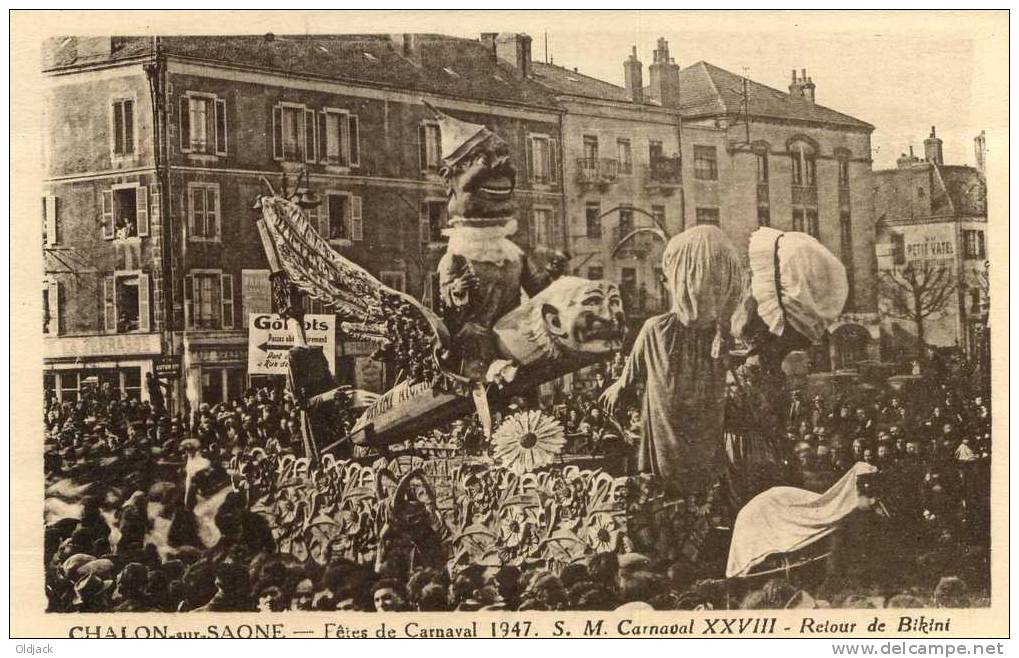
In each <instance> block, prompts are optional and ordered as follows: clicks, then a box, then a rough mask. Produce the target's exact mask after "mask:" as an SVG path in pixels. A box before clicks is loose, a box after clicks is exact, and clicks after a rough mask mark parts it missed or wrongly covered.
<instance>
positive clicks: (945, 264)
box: [873, 126, 988, 360]
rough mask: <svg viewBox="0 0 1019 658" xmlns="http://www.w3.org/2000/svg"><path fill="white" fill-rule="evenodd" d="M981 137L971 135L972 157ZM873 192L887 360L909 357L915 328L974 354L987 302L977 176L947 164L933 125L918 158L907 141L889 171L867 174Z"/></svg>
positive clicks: (982, 197) (982, 186)
mask: <svg viewBox="0 0 1019 658" xmlns="http://www.w3.org/2000/svg"><path fill="white" fill-rule="evenodd" d="M981 141H982V137H977V138H976V144H975V147H976V153H977V155H978V163H979V162H980V159H979V156H980V155H981V147H982V144H981ZM873 190H874V214H875V217H876V218H877V229H878V244H877V258H878V270H879V272H880V278H881V280H880V282H879V283H880V286H879V291H880V292H881V293H882V294H881V299H880V300H879V307H880V308H881V310H882V325H883V336H882V338H883V343H884V344H883V352H884V354H885V356H886V358H887V359H889V360H902V359H908V358H914V357H916V356H917V349H918V347H919V340H918V334H919V332H920V331H923V341H924V342H925V343H926V344H928V345H931V346H935V347H959V348H961V349H963V350H965V351H966V352H967V353H969V354H970V355H971V356H977V355H980V354H981V353H982V350H983V349H984V347H985V345H984V343H983V341H984V340H986V333H985V329H986V326H987V324H986V323H987V304H988V297H987V292H988V279H987V276H988V271H987V262H988V261H987V248H986V242H985V234H986V231H987V187H986V182H985V179H984V176H983V174H982V173H981V172H980V171H979V169H976V168H973V167H968V166H958V165H946V164H945V163H944V161H943V157H942V141H941V139H940V138H939V137H937V135H936V133H935V129H934V127H933V126H932V127H931V132H930V136H929V137H928V138H927V139H926V140H924V157H923V158H919V157H917V156H915V155H913V150H912V147H911V148H910V153H909V155H906V154H903V155H902V156H900V157H899V158H898V161H897V166H896V168H895V169H886V170H880V171H875V172H874V184H873ZM917 299H918V300H919V302H920V303H919V306H917V303H916V300H917ZM918 308H919V313H918V312H917V309H918ZM917 315H920V316H922V317H921V318H920V319H921V323H920V324H921V326H922V328H921V326H918V324H917V322H916V320H917V317H916V316H917Z"/></svg>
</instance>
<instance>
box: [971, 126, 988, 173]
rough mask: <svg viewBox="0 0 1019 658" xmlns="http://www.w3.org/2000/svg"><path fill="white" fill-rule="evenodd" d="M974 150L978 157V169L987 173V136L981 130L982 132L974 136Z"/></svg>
mask: <svg viewBox="0 0 1019 658" xmlns="http://www.w3.org/2000/svg"><path fill="white" fill-rule="evenodd" d="M973 152H974V154H975V155H976V159H977V171H979V172H980V173H981V174H986V173H987V172H986V171H985V169H986V167H987V136H986V135H985V134H984V131H983V130H981V131H980V134H979V135H977V136H976V137H974V138H973Z"/></svg>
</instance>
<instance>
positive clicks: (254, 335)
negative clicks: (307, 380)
mask: <svg viewBox="0 0 1019 658" xmlns="http://www.w3.org/2000/svg"><path fill="white" fill-rule="evenodd" d="M304 335H305V340H306V341H307V343H308V345H309V346H310V347H321V348H322V351H323V352H324V353H325V356H326V361H328V362H329V372H331V373H333V375H334V376H335V375H336V316H335V315H305V316H304ZM293 346H294V335H293V332H291V331H290V328H289V327H288V326H287V323H286V322H285V321H284V320H283V319H282V318H281V317H280V316H279V315H277V314H275V313H251V314H249V315H248V374H249V375H285V374H287V352H288V351H289V350H290V348H291V347H293Z"/></svg>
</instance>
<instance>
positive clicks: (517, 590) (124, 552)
mask: <svg viewBox="0 0 1019 658" xmlns="http://www.w3.org/2000/svg"><path fill="white" fill-rule="evenodd" d="M619 367H620V361H619V360H617V361H615V362H614V363H613V364H610V365H609V366H607V367H606V368H605V370H604V372H599V373H597V374H595V375H594V377H593V378H590V379H588V380H587V381H586V382H585V386H584V387H583V388H580V387H577V388H576V389H575V390H574V391H573V392H571V393H570V394H569V395H563V394H561V395H557V396H555V399H553V400H551V402H550V404H549V405H547V406H546V408H545V411H547V412H548V413H549V414H550V415H554V416H556V417H558V418H559V420H560V421H561V424H562V425H563V428H564V430H565V434H566V437H567V447H566V451H565V452H566V453H568V454H571V455H580V456H585V457H588V458H592V459H596V460H597V464H598V465H602V466H604V467H605V468H606V469H607V470H611V471H612V472H613V473H612V474H613V475H626V474H627V473H629V472H632V470H633V466H632V455H633V446H634V444H635V443H636V442H637V438H638V437H637V435H638V434H639V415H638V414H636V413H634V412H633V411H632V410H629V409H627V410H624V411H623V412H622V413H621V414H620V415H619V417H617V418H615V419H613V418H609V417H608V416H607V415H606V414H605V413H604V412H603V411H602V410H601V408H600V407H599V406H598V405H597V403H596V400H597V396H598V394H599V393H600V392H601V391H602V390H604V388H605V387H606V386H607V385H608V384H609V383H610V382H611V381H612V380H613V378H614V377H615V376H617V375H618V370H619ZM150 395H151V396H152V397H153V402H140V401H138V400H136V399H127V398H124V397H122V396H121V395H120V393H119V392H117V391H115V390H112V389H109V388H103V389H99V390H92V391H87V392H83V393H82V395H81V397H80V398H79V399H77V400H69V401H64V402H63V403H60V402H57V401H56V400H50V401H49V402H48V406H47V409H46V427H47V442H46V452H45V468H46V476H47V502H46V514H47V519H46V520H47V526H46V530H45V533H46V534H45V556H44V559H45V563H46V569H47V578H46V586H47V595H48V598H49V605H50V610H51V611H59V612H64V611H101V610H116V611H143V610H161V611H195V610H263V611H269V610H285V609H300V610H312V609H315V610H454V609H456V610H479V609H485V610H498V609H517V610H544V609H580V610H584V609H602V610H604V609H614V608H617V607H619V606H622V605H628V606H631V607H653V608H656V609H675V608H694V607H698V606H700V607H716V608H717V607H740V606H743V607H752V608H767V607H772V608H774V607H786V606H807V607H813V606H823V605H826V603H825V600H827V601H828V602H829V603H830V604H833V605H839V606H846V607H873V606H882V605H888V606H897V607H916V606H928V605H979V604H981V603H984V604H986V587H987V585H986V581H987V579H988V577H989V574H988V573H987V544H988V539H989V487H990V477H989V470H990V469H989V465H990V450H991V448H990V418H991V413H990V406H989V400H988V398H987V396H986V393H985V392H982V391H979V390H974V389H973V388H972V387H970V386H969V385H968V383H967V381H965V380H962V379H960V378H957V377H953V376H951V375H950V374H946V375H943V376H939V377H936V378H928V379H926V380H924V382H923V383H922V384H921V385H915V386H913V387H912V388H906V389H903V390H902V391H900V392H894V391H892V390H890V389H888V390H879V389H873V390H870V389H867V388H861V389H859V390H856V391H855V392H854V393H853V394H852V395H846V396H843V397H840V398H839V399H837V400H834V401H833V402H832V403H829V401H828V400H826V399H825V398H824V397H822V396H820V395H815V396H810V395H807V394H806V393H805V392H796V393H794V395H793V398H792V403H791V405H790V408H789V411H788V433H787V435H786V439H787V443H788V448H789V451H788V454H789V458H790V461H791V466H792V467H793V468H794V470H796V471H797V473H798V476H799V477H800V478H801V481H800V483H799V484H800V485H801V486H804V487H806V488H810V489H813V490H817V491H820V490H823V489H825V488H826V487H827V486H828V485H829V484H830V483H831V482H833V481H834V480H835V479H837V478H838V476H839V475H840V474H841V473H843V472H844V471H845V470H846V469H847V468H848V467H849V466H850V465H851V464H853V463H854V462H856V461H865V462H869V463H871V464H873V465H875V466H877V467H878V468H879V469H880V472H881V473H882V474H888V477H887V478H884V480H883V481H884V482H885V484H884V485H883V487H884V490H883V491H882V495H881V499H882V502H883V503H884V504H885V505H886V506H887V507H888V508H889V509H890V511H891V512H892V514H893V518H894V521H883V520H881V519H880V518H878V517H876V516H875V515H867V518H860V519H856V520H854V521H853V522H852V523H850V524H849V525H848V526H847V529H846V531H845V532H843V533H840V535H839V537H840V539H839V540H838V543H839V544H840V547H841V548H840V551H837V553H838V554H839V555H842V556H843V559H842V560H841V561H840V560H834V563H836V564H835V566H832V563H833V561H829V565H828V569H829V573H827V575H825V574H821V576H819V577H816V578H815V579H814V580H813V581H811V582H812V583H813V584H812V585H810V590H811V591H810V592H809V593H808V592H807V591H804V590H802V589H801V588H800V585H802V584H803V583H801V582H799V581H798V580H797V578H796V577H795V574H793V578H792V580H791V581H790V580H788V579H786V578H785V577H784V576H783V577H781V578H779V579H777V580H769V581H767V582H762V580H761V579H757V580H746V581H740V582H734V581H732V580H728V581H727V580H720V579H718V571H717V570H716V567H717V560H718V555H714V557H712V552H713V551H714V553H722V554H723V555H722V558H723V559H724V551H725V546H726V542H725V539H724V529H722V530H720V529H718V528H717V527H712V528H711V530H710V532H708V533H707V535H706V536H705V539H704V546H703V547H702V550H701V558H700V559H698V560H691V559H683V558H682V556H680V559H676V556H675V555H670V556H669V558H668V559H663V558H662V556H660V555H657V554H656V553H654V552H653V551H650V550H649V551H645V552H643V553H641V552H638V550H637V548H636V547H635V546H634V543H633V542H630V541H624V540H623V539H621V538H619V537H618V534H619V533H618V529H616V528H614V527H612V524H611V522H610V521H604V522H603V521H602V520H599V519H601V517H599V518H598V519H595V520H593V521H589V523H590V525H591V527H590V528H589V529H585V532H587V533H588V534H589V535H590V537H591V538H592V539H591V540H589V541H587V542H586V544H584V545H583V548H582V550H580V552H579V553H576V554H575V555H576V557H572V558H571V559H564V560H563V561H561V562H559V563H556V564H550V563H548V562H545V563H538V562H535V561H533V560H532V561H526V560H525V561H519V560H517V561H512V560H505V559H500V555H502V557H505V555H504V554H500V553H499V552H498V551H495V550H494V549H493V550H490V551H489V552H488V553H485V552H484V551H481V552H475V551H467V552H466V553H465V554H462V555H458V556H454V559H452V560H448V561H447V560H446V559H445V556H443V557H442V559H439V558H436V557H435V556H429V555H428V554H427V550H426V549H425V548H424V547H425V546H427V545H428V543H429V542H428V541H427V534H428V532H429V529H428V527H427V523H426V524H424V525H422V524H421V523H420V522H418V521H420V519H418V520H417V521H416V520H415V519H416V517H415V516H414V510H415V509H417V508H414V507H413V506H411V508H410V509H411V512H410V513H406V512H405V511H399V510H397V509H396V507H395V506H394V507H393V508H392V509H390V510H389V511H388V512H381V513H379V514H380V515H381V516H380V517H379V518H382V519H383V521H382V522H381V524H380V525H379V526H378V528H377V530H376V531H374V534H372V533H371V532H369V533H368V535H370V536H371V538H372V541H374V542H376V543H378V544H379V546H382V545H385V546H398V547H399V546H401V545H403V544H406V546H403V549H401V550H396V549H394V550H393V551H392V552H391V553H383V552H382V549H381V548H379V549H371V548H370V547H366V546H360V547H358V546H350V545H347V546H346V547H345V548H344V550H342V551H341V550H339V548H337V546H338V544H336V543H335V542H333V541H325V542H321V543H319V544H314V543H309V542H305V543H301V542H298V541H296V540H294V539H293V538H292V536H289V535H287V534H286V533H285V532H281V529H280V527H275V526H283V525H287V524H289V525H294V524H296V525H297V526H301V528H302V529H303V531H304V532H305V533H306V534H305V535H304V536H307V532H308V531H309V528H313V527H314V526H315V523H316V518H318V517H317V516H316V515H322V514H326V512H327V511H328V510H326V507H328V504H329V501H330V500H333V499H330V498H329V497H328V496H325V495H322V496H318V495H313V496H312V498H311V499H309V500H310V501H311V502H310V503H307V504H305V503H304V502H295V500H296V499H294V500H290V499H286V496H282V497H281V499H280V500H278V501H277V502H276V503H275V504H276V505H277V506H276V507H275V508H274V509H275V510H276V511H275V512H273V514H275V516H274V515H273V514H267V509H266V505H265V500H266V492H267V491H268V490H269V489H273V488H274V487H276V486H277V485H274V484H272V483H273V482H278V481H279V480H280V479H281V478H283V477H284V476H282V475H280V471H281V469H283V466H282V465H283V464H289V465H290V467H291V468H290V470H289V471H287V475H286V476H285V477H289V478H291V479H293V478H296V479H298V480H302V478H303V481H307V482H313V483H314V482H317V481H318V479H319V476H318V475H317V474H316V473H315V472H314V471H315V469H308V468H305V469H304V470H303V471H302V470H301V468H300V467H299V465H298V466H295V465H294V462H295V461H299V460H296V459H295V458H296V457H299V456H300V455H301V453H302V447H301V445H302V444H301V431H300V409H299V406H298V405H297V404H296V403H295V401H294V400H293V399H292V398H291V397H290V396H289V395H288V394H286V393H284V392H282V391H276V390H269V389H260V390H249V391H248V392H247V393H246V394H245V395H244V396H243V397H242V398H240V399H236V400H232V401H230V402H227V403H223V404H217V405H211V406H210V405H202V406H201V407H200V408H198V409H196V410H194V411H193V413H190V414H181V415H178V416H173V415H170V414H168V413H166V412H165V411H164V410H163V408H162V400H161V396H160V395H159V394H158V393H157V392H155V389H153V388H152V385H151V383H150ZM533 404H536V402H535V401H533V400H532V401H527V400H523V399H517V400H514V401H513V403H512V405H511V407H526V406H528V405H533ZM510 412H512V410H510ZM497 422H498V421H497ZM417 443H419V444H421V445H425V446H428V447H430V449H431V450H432V452H428V451H426V452H425V453H424V457H425V458H426V460H427V458H428V457H429V456H434V455H440V454H443V451H450V452H458V453H461V454H464V455H474V456H478V458H479V459H481V460H482V461H483V457H482V456H483V455H484V454H485V452H486V450H487V447H486V443H485V440H484V436H483V433H482V432H481V430H480V427H478V424H477V423H476V421H471V420H465V421H459V422H457V423H454V424H453V425H451V426H449V427H446V428H444V429H443V430H437V431H436V432H435V433H434V434H433V435H432V436H430V437H426V438H423V439H422V440H420V441H419V442H417ZM291 455H292V457H288V456H291ZM421 456H422V453H418V457H417V458H420V457H421ZM556 468H560V469H561V466H558V467H556ZM348 470H349V469H348ZM551 470H554V469H551ZM337 472H339V469H338V468H337ZM353 472H354V476H349V475H348V476H345V477H346V478H347V479H346V480H343V478H340V477H338V478H337V479H336V483H340V484H342V485H343V486H346V487H348V489H349V487H350V486H352V485H351V482H352V481H353V480H355V479H356V477H357V473H358V471H357V469H356V468H355V469H354V471H353ZM555 477H559V476H558V475H556V476H555ZM468 480H469V478H467V479H465V480H464V481H468ZM567 481H568V479H567V478H563V482H567ZM578 481H579V480H578V479H577V478H576V477H574V479H573V480H572V482H573V483H574V484H576V483H577V482H578ZM474 482H481V483H482V484H480V485H477V486H480V487H482V488H484V487H485V486H488V487H489V488H490V489H496V488H497V487H496V485H495V484H489V485H486V484H484V478H475V480H474ZM585 482H588V481H587V480H585ZM592 482H593V481H592ZM340 484H326V485H324V486H320V487H319V489H318V491H320V492H329V491H332V489H331V487H335V486H340ZM465 486H467V487H468V488H469V487H470V486H471V485H470V484H467V485H465ZM547 486H548V487H549V490H552V489H554V488H555V486H557V485H555V484H551V483H550V484H548V485H547ZM590 486H591V487H592V488H593V487H594V485H593V484H590ZM274 500H275V499H274ZM336 500H339V497H337V498H336ZM477 500H478V501H480V500H483V497H482V496H481V495H480V494H479V497H478V498H477ZM564 500H567V499H564ZM569 500H572V499H569ZM690 503H691V505H692V506H693V507H696V505H697V504H698V503H704V501H690ZM477 504H480V503H477ZM566 506H567V505H565V504H564V509H565V507H566ZM316 508H317V509H316ZM359 509H360V508H359ZM280 510H283V511H282V512H281V511H280ZM332 511H333V512H334V513H335V515H334V518H340V517H341V516H342V514H341V510H338V509H334V510H332ZM348 512H349V513H348ZM342 513H343V514H347V516H346V517H343V518H348V519H350V520H351V523H352V524H354V525H356V524H358V523H361V524H364V518H365V515H364V514H363V513H360V512H358V510H357V509H354V507H353V506H352V507H351V509H350V510H346V511H342ZM359 514H360V516H359ZM387 514H388V516H387ZM584 514H585V515H586V516H587V517H589V519H594V517H595V516H596V515H593V514H591V509H587V508H585V510H584ZM336 515H338V516H336ZM709 516H710V515H709ZM525 517H526V515H521V516H520V517H519V518H518V517H515V516H507V517H506V518H505V519H502V520H501V521H500V523H501V524H502V525H501V526H500V527H505V528H507V530H506V533H507V534H505V535H501V536H500V537H499V539H500V541H501V542H502V543H504V544H508V546H509V548H510V549H512V547H513V546H514V545H515V544H522V543H525V542H527V541H528V537H529V536H530V535H529V534H528V532H529V531H528V530H527V528H529V527H531V525H534V524H539V523H545V522H546V521H545V520H544V518H542V519H538V518H535V519H534V520H528V519H527V518H525ZM605 518H608V517H605ZM415 523H416V524H417V525H415ZM514 524H516V525H514ZM854 524H855V525H854ZM868 524H871V525H868ZM872 524H879V525H880V524H884V525H880V529H881V532H879V533H875V529H874V527H873V525H872ZM724 525H725V523H724V522H720V521H719V520H718V518H715V517H712V526H724ZM422 527H424V533H425V535H426V537H425V538H424V540H422V537H421V536H419V535H414V534H413V533H414V532H417V531H416V530H414V528H418V529H420V528H422ZM469 529H470V527H468V530H469ZM404 532H406V533H408V534H407V537H404V536H401V533H404ZM499 532H502V531H499ZM462 534H464V535H466V534H469V532H464V533H462ZM481 534H483V533H481ZM351 536H354V535H351ZM585 536H586V535H585ZM862 536H866V537H869V538H870V539H869V540H868V541H867V542H860V541H859V540H860V537H862ZM288 537H289V538H288ZM720 537H721V538H720ZM875 537H878V538H880V539H877V540H875V539H874V538H875ZM712 542H714V543H715V544H717V546H715V547H714V548H712ZM355 543H356V542H355ZM435 543H437V542H435ZM863 544H865V545H863ZM408 547H409V548H408ZM854 551H856V553H857V558H851V557H846V556H852V555H853V554H854ZM504 553H505V551H504ZM407 555H410V556H411V557H410V559H409V560H408V559H403V558H405V557H406V556H407ZM392 556H399V559H398V557H392ZM713 560H714V561H713ZM902 565H906V567H905V568H900V567H902Z"/></svg>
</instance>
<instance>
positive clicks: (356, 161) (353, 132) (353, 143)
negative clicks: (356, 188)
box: [347, 114, 361, 167]
mask: <svg viewBox="0 0 1019 658" xmlns="http://www.w3.org/2000/svg"><path fill="white" fill-rule="evenodd" d="M347 124H348V130H347V138H348V141H349V143H350V160H349V161H350V166H351V167H358V166H360V165H361V141H360V140H361V127H360V125H359V124H358V120H357V115H356V114H351V115H349V116H348V117H347Z"/></svg>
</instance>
